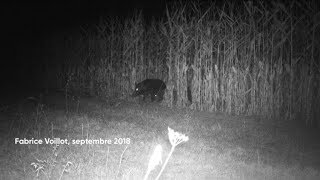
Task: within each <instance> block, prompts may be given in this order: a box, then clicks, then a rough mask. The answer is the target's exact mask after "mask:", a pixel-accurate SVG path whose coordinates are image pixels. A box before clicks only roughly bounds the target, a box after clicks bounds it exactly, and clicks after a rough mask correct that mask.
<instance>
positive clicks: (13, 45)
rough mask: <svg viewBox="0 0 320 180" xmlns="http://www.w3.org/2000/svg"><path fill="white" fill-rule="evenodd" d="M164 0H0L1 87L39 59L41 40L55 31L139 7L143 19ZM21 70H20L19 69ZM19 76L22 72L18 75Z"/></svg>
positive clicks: (155, 12)
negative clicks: (62, 0)
mask: <svg viewBox="0 0 320 180" xmlns="http://www.w3.org/2000/svg"><path fill="white" fill-rule="evenodd" d="M165 3H166V1H165V0H160V1H151V0H145V1H137V0H104V1H98V2H95V3H93V2H92V1H91V2H90V1H65V2H63V3H62V2H56V1H51V2H48V1H39V2H33V3H30V2H29V1H28V2H26V1H25V2H19V3H17V2H16V3H8V2H7V3H2V4H1V6H0V7H1V14H2V15H1V19H2V20H1V24H2V31H3V33H2V35H3V38H2V44H3V45H4V48H3V50H4V54H3V55H2V58H1V60H0V65H1V67H2V68H1V69H2V70H1V73H0V76H1V78H0V80H1V84H2V87H1V90H3V89H4V88H7V87H8V86H11V85H13V84H16V83H20V82H21V81H24V80H23V79H22V80H21V77H18V78H15V77H16V74H19V72H20V71H21V70H23V69H26V67H27V66H29V68H30V67H32V66H34V65H33V64H34V63H38V62H39V61H41V58H38V57H36V56H37V55H38V54H41V53H42V52H39V51H41V49H40V48H41V46H42V42H43V41H45V40H46V39H47V38H49V36H51V35H53V34H55V33H56V32H64V31H69V30H70V29H77V28H80V27H90V26H91V25H95V24H97V22H98V21H99V17H108V16H109V17H110V16H111V17H113V16H118V17H127V16H130V15H132V14H133V12H134V10H142V12H143V15H144V18H145V19H146V21H148V20H150V19H151V18H152V17H159V16H161V15H163V14H164V9H165V6H166V4H165ZM20 74H21V73H20ZM20 76H21V75H20ZM22 86H23V85H22Z"/></svg>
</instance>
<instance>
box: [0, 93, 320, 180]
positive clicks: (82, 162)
mask: <svg viewBox="0 0 320 180" xmlns="http://www.w3.org/2000/svg"><path fill="white" fill-rule="evenodd" d="M3 102H4V101H3ZM66 106H67V107H66ZM0 110H1V113H0V122H1V130H0V133H1V149H0V157H1V169H0V170H1V173H0V174H1V175H0V179H4V180H5V179H77V180H80V179H84V180H85V179H92V180H95V179H138V180H139V179H143V177H144V175H145V174H146V171H147V168H148V163H149V159H150V157H151V156H152V153H153V151H154V148H155V147H156V145H157V144H160V145H161V146H162V149H163V152H162V162H164V160H165V159H166V158H167V155H168V153H169V151H170V149H171V144H170V142H169V138H168V126H169V127H170V128H172V129H174V131H177V132H180V133H182V134H185V135H186V136H188V137H189V141H187V142H182V143H181V144H179V145H177V146H176V148H175V151H174V152H173V154H172V156H171V158H170V159H169V161H168V164H167V166H166V167H165V169H164V171H163V174H162V175H161V177H160V179H178V180H179V179H184V180H185V179H243V180H249V179H255V180H258V179H320V171H319V168H320V159H319V157H318V156H317V155H318V154H319V153H320V142H319V141H318V140H317V139H319V136H318V133H317V132H313V131H315V130H308V131H305V130H304V129H303V128H302V127H301V126H299V125H298V124H294V123H290V122H284V123H281V124H278V123H276V121H274V122H271V121H266V120H262V119H260V118H259V117H235V116H228V115H224V114H220V113H207V112H194V111H190V110H186V109H170V108H166V107H165V106H163V105H161V104H157V103H137V102H135V101H122V100H117V101H102V100H98V99H94V98H81V99H78V98H69V100H68V101H66V100H65V97H64V96H62V95H59V94H50V95H46V96H44V97H43V100H42V101H41V102H40V103H38V101H34V99H32V98H31V99H30V98H29V99H26V98H24V99H19V100H18V101H16V102H12V103H9V101H6V104H1V107H0ZM15 138H20V139H23V138H26V139H32V138H33V139H34V140H35V139H37V140H39V139H41V140H43V141H45V138H46V139H48V138H51V139H54V138H60V139H67V140H68V142H69V144H64V145H62V144H60V145H56V144H46V143H45V142H44V144H41V145H36V144H28V145H21V144H15ZM85 139H91V140H99V139H103V140H109V142H108V143H110V144H99V145H98V144H96V145H88V144H84V145H79V144H74V143H73V142H72V140H85ZM160 169H161V167H160V166H157V167H156V168H155V169H154V170H153V171H151V173H150V176H149V178H148V179H155V178H156V176H157V175H158V173H159V171H160Z"/></svg>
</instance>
